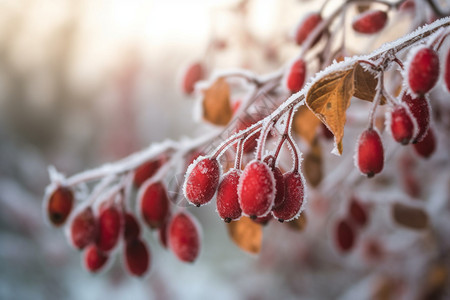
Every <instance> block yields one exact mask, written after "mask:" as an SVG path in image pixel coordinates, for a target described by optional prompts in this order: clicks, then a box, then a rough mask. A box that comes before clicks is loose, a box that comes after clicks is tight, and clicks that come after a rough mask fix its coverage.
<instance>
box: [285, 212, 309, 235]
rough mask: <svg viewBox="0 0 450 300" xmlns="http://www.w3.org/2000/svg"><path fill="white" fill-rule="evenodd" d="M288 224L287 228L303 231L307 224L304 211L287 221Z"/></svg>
mask: <svg viewBox="0 0 450 300" xmlns="http://www.w3.org/2000/svg"><path fill="white" fill-rule="evenodd" d="M287 224H288V225H289V228H291V229H293V230H296V231H303V230H305V228H306V225H307V224H308V219H307V218H306V214H305V212H302V213H301V215H300V216H299V217H298V218H297V219H295V220H292V221H290V222H287Z"/></svg>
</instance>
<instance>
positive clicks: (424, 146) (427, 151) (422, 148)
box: [413, 128, 436, 158]
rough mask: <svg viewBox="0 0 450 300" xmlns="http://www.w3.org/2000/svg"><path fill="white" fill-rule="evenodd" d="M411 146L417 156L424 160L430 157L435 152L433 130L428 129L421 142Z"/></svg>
mask: <svg viewBox="0 0 450 300" xmlns="http://www.w3.org/2000/svg"><path fill="white" fill-rule="evenodd" d="M413 146H414V150H416V153H417V154H418V155H420V156H422V157H424V158H428V157H430V156H431V155H432V154H433V153H434V151H435V150H436V137H435V136H434V132H433V129H431V128H430V129H428V132H427V134H426V135H425V137H424V138H423V140H422V141H420V142H418V143H417V144H414V145H413Z"/></svg>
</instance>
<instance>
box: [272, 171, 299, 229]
mask: <svg viewBox="0 0 450 300" xmlns="http://www.w3.org/2000/svg"><path fill="white" fill-rule="evenodd" d="M283 179H284V201H283V203H282V204H281V205H280V206H279V207H277V208H274V209H273V210H272V214H273V216H274V217H275V218H276V219H278V221H280V222H284V221H291V220H293V219H295V218H297V217H298V215H299V214H300V211H301V208H302V206H303V200H304V193H305V191H304V189H305V185H304V182H305V181H304V178H303V176H302V175H301V174H300V173H298V172H288V173H286V174H284V176H283Z"/></svg>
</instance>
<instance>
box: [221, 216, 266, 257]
mask: <svg viewBox="0 0 450 300" xmlns="http://www.w3.org/2000/svg"><path fill="white" fill-rule="evenodd" d="M227 227H228V234H229V235H230V237H231V239H232V240H233V242H234V243H235V244H236V245H237V246H238V247H239V248H241V249H242V250H244V251H247V252H250V253H252V254H257V253H259V252H260V251H261V245H262V236H263V232H262V225H261V224H257V223H255V222H253V221H252V220H251V219H250V218H247V217H242V218H241V219H240V220H238V221H233V222H231V223H229V224H227Z"/></svg>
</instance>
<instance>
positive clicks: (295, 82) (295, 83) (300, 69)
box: [286, 58, 306, 93]
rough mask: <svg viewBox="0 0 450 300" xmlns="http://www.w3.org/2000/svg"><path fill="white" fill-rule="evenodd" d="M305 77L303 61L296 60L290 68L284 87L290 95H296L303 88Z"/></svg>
mask: <svg viewBox="0 0 450 300" xmlns="http://www.w3.org/2000/svg"><path fill="white" fill-rule="evenodd" d="M305 77H306V63H305V61H304V60H303V59H301V58H300V59H298V60H296V61H295V62H294V63H293V64H292V65H291V67H290V69H289V73H288V75H287V78H286V86H287V88H288V89H289V90H290V91H291V92H292V93H297V92H298V91H300V90H301V89H302V87H303V84H304V83H305Z"/></svg>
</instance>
